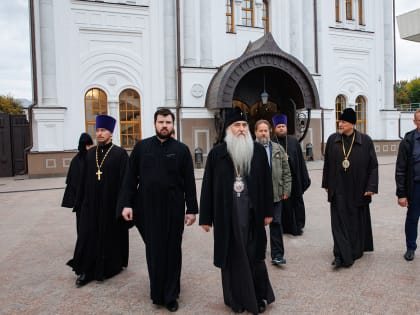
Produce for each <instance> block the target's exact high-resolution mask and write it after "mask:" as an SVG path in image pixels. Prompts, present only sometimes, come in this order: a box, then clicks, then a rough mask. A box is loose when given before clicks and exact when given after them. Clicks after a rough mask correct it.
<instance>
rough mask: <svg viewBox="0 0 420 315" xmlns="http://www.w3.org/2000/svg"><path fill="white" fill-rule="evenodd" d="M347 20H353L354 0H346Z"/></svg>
mask: <svg viewBox="0 0 420 315" xmlns="http://www.w3.org/2000/svg"><path fill="white" fill-rule="evenodd" d="M346 20H353V0H346Z"/></svg>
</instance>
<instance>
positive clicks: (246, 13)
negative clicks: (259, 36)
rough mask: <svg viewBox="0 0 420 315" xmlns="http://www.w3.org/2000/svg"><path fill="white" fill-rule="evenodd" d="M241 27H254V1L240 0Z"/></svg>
mask: <svg viewBox="0 0 420 315" xmlns="http://www.w3.org/2000/svg"><path fill="white" fill-rule="evenodd" d="M242 25H244V26H254V0H242Z"/></svg>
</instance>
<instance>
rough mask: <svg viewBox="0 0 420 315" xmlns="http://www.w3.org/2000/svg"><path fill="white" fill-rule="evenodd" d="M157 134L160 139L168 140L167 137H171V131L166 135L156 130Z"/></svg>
mask: <svg viewBox="0 0 420 315" xmlns="http://www.w3.org/2000/svg"><path fill="white" fill-rule="evenodd" d="M156 136H157V137H158V138H159V139H162V140H166V139H169V138H170V137H171V133H170V132H168V134H166V135H164V134H161V133H160V132H159V131H157V130H156Z"/></svg>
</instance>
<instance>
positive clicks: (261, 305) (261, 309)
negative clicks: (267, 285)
mask: <svg viewBox="0 0 420 315" xmlns="http://www.w3.org/2000/svg"><path fill="white" fill-rule="evenodd" d="M265 309H266V304H265V301H264V300H260V301H258V313H264V312H265Z"/></svg>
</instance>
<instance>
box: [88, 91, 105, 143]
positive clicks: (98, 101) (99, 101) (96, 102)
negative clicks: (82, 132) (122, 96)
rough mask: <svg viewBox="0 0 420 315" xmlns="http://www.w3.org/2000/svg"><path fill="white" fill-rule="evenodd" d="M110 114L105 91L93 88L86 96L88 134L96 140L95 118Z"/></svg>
mask: <svg viewBox="0 0 420 315" xmlns="http://www.w3.org/2000/svg"><path fill="white" fill-rule="evenodd" d="M107 113H108V99H107V96H106V94H105V92H104V91H102V90H101V89H98V88H92V89H90V90H89V91H87V92H86V94H85V125H86V132H87V133H88V134H90V136H91V137H92V138H93V139H95V138H96V135H95V132H96V128H95V117H96V116H97V115H106V114H107Z"/></svg>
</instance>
